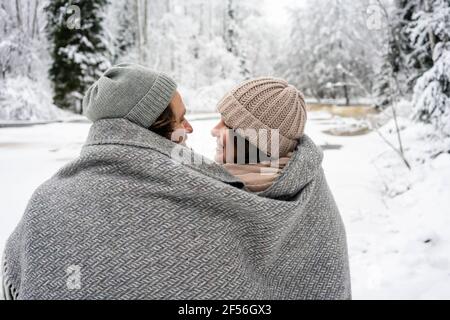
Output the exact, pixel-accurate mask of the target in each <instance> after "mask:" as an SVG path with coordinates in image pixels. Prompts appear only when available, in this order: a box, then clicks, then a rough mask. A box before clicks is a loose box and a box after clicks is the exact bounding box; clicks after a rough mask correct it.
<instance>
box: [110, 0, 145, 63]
mask: <svg viewBox="0 0 450 320" xmlns="http://www.w3.org/2000/svg"><path fill="white" fill-rule="evenodd" d="M136 5H137V4H136V2H135V1H129V0H115V1H113V2H111V5H110V10H111V12H110V17H111V18H110V19H107V23H108V24H107V27H108V28H107V30H106V31H108V32H110V33H111V35H110V38H111V39H112V41H111V42H112V44H113V49H112V50H111V51H113V62H114V63H115V64H116V63H118V62H120V61H121V60H122V59H127V58H128V57H129V55H130V54H131V53H132V52H133V50H134V49H136V45H137V39H138V31H139V30H138V24H137V23H136V22H137V16H136V13H137V8H136Z"/></svg>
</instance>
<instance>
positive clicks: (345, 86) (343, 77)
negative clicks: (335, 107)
mask: <svg viewBox="0 0 450 320" xmlns="http://www.w3.org/2000/svg"><path fill="white" fill-rule="evenodd" d="M342 80H343V85H344V86H343V88H344V97H345V105H346V106H349V105H350V97H349V92H348V86H347V75H346V74H345V72H344V73H343V74H342Z"/></svg>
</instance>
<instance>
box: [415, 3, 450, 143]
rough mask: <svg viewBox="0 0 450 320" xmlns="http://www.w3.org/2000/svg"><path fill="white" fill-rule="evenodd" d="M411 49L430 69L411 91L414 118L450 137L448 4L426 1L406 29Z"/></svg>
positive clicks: (449, 9)
mask: <svg viewBox="0 0 450 320" xmlns="http://www.w3.org/2000/svg"><path fill="white" fill-rule="evenodd" d="M408 32H409V36H410V41H411V46H413V47H414V48H415V51H417V52H419V53H420V56H421V57H422V59H425V60H427V58H426V57H425V55H426V54H428V55H430V57H431V59H432V65H431V67H430V68H429V69H428V70H427V71H426V72H425V73H423V75H422V76H420V77H419V78H418V79H417V82H416V85H415V87H414V111H415V117H416V118H417V119H419V120H421V121H425V122H431V123H433V124H434V125H435V126H436V127H437V128H438V130H440V131H442V132H444V133H445V134H447V135H450V2H449V1H448V0H428V1H425V3H424V6H423V7H422V9H421V10H419V11H418V12H416V13H415V14H414V15H413V21H412V22H411V23H410V24H409V26H408Z"/></svg>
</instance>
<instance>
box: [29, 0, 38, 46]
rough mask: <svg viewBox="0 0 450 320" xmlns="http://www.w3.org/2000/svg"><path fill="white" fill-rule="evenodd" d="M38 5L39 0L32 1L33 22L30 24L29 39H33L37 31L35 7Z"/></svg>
mask: <svg viewBox="0 0 450 320" xmlns="http://www.w3.org/2000/svg"><path fill="white" fill-rule="evenodd" d="M38 7H39V0H35V2H34V12H33V22H32V26H31V39H34V36H35V34H36V32H37V11H38V10H37V9H38Z"/></svg>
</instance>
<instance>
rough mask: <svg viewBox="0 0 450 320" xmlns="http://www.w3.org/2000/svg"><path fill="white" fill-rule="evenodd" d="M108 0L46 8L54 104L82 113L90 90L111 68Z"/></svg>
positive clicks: (58, 1) (59, 0) (55, 2)
mask: <svg viewBox="0 0 450 320" xmlns="http://www.w3.org/2000/svg"><path fill="white" fill-rule="evenodd" d="M107 4H108V0H73V1H71V2H67V1H64V0H52V1H50V2H49V4H48V5H47V7H46V8H45V10H46V12H47V17H48V24H47V31H48V37H49V41H50V42H51V53H52V58H53V63H52V66H51V68H50V78H51V80H52V82H53V86H54V102H55V104H56V105H57V106H59V107H61V108H69V109H72V110H74V111H76V112H79V113H81V112H82V109H81V101H82V97H83V95H84V92H85V91H86V90H87V88H88V87H89V86H90V85H91V84H92V83H93V82H94V81H95V80H96V79H97V78H98V77H99V76H100V75H101V74H102V73H103V72H104V71H105V70H106V69H107V68H108V67H109V65H110V63H109V60H108V58H107V57H108V55H109V54H108V52H107V44H106V41H105V39H106V38H105V35H104V30H103V19H104V16H103V12H104V10H105V6H106V5H107Z"/></svg>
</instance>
